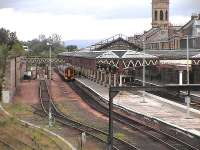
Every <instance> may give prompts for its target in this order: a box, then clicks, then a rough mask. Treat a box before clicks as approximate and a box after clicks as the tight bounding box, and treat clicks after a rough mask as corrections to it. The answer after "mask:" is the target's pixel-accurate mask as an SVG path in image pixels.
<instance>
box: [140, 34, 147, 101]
mask: <svg viewBox="0 0 200 150" xmlns="http://www.w3.org/2000/svg"><path fill="white" fill-rule="evenodd" d="M145 53H146V46H145V36H144V37H143V54H144V56H143V86H145V85H146V83H145V82H146V76H145V74H146V64H145V61H146V59H145ZM145 96H146V92H145V91H143V98H142V101H141V103H146V101H145Z"/></svg>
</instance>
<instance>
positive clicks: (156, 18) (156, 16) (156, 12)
mask: <svg viewBox="0 0 200 150" xmlns="http://www.w3.org/2000/svg"><path fill="white" fill-rule="evenodd" d="M154 17H155V21H157V20H158V11H157V10H156V11H155V16H154Z"/></svg>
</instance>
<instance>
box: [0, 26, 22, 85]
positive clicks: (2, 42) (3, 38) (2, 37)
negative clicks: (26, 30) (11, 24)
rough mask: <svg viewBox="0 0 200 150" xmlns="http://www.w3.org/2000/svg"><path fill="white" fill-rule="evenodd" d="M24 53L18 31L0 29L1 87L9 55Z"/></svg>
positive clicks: (14, 55)
mask: <svg viewBox="0 0 200 150" xmlns="http://www.w3.org/2000/svg"><path fill="white" fill-rule="evenodd" d="M23 53H24V50H23V47H22V44H21V43H20V42H19V40H18V39H17V36H16V32H10V31H9V30H6V29H4V28H1V29H0V88H1V84H2V79H3V77H4V74H5V69H6V60H7V58H8V57H16V56H19V55H22V54H23Z"/></svg>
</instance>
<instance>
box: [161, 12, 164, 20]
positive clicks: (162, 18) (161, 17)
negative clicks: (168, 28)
mask: <svg viewBox="0 0 200 150" xmlns="http://www.w3.org/2000/svg"><path fill="white" fill-rule="evenodd" d="M163 16H164V14H163V11H162V10H161V11H160V20H163Z"/></svg>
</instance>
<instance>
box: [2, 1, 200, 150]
mask: <svg viewBox="0 0 200 150" xmlns="http://www.w3.org/2000/svg"><path fill="white" fill-rule="evenodd" d="M169 4H170V1H169V0H152V3H151V5H152V23H151V25H152V27H151V29H149V30H148V31H144V33H142V34H136V35H133V36H126V35H123V34H116V35H114V36H112V37H110V38H106V39H104V40H101V41H99V42H94V44H91V45H89V46H87V47H85V48H80V49H75V50H72V51H70V50H68V51H65V52H61V53H60V51H59V53H58V54H56V55H55V54H54V55H53V56H52V50H53V48H54V46H55V45H53V42H52V43H51V42H50V43H49V42H48V43H46V45H45V47H48V48H49V51H48V55H49V56H48V55H47V54H46V55H44V56H32V55H31V53H27V54H26V55H24V56H16V57H8V58H7V60H6V61H5V62H6V63H5V64H6V66H5V75H4V77H3V80H2V85H1V86H0V88H1V97H2V98H1V99H2V102H1V103H0V118H1V119H0V134H1V133H2V135H3V136H0V149H1V147H3V148H4V147H7V148H9V149H13V150H17V149H23V148H24V149H26V148H27V149H43V148H44V149H45V146H47V147H46V148H47V149H50V150H51V149H55V150H57V149H59V150H65V149H66V150H79V149H81V150H85V149H97V150H101V149H102V150H105V149H106V150H151V149H152V150H169V149H173V150H199V149H200V144H199V143H200V14H192V16H191V18H190V20H189V21H188V22H186V23H185V25H183V26H177V25H173V24H172V23H170V19H169V17H170V16H169V14H170V13H169V12H170V7H169ZM40 40H41V41H42V39H40ZM40 40H38V41H37V40H36V41H34V42H36V43H37V42H41V41H40ZM50 41H51V40H50ZM45 42H46V41H45ZM0 48H1V47H0ZM27 49H28V48H27ZM0 71H1V70H0ZM6 117H7V120H5V118H6ZM2 118H3V119H2ZM15 118H17V119H15ZM9 123H11V125H8V124H9ZM15 125H16V126H15ZM13 126H14V127H13ZM11 127H13V128H12V129H11ZM20 127H21V128H24V132H22V131H21V130H19V128H20ZM29 128H31V129H32V130H34V131H32V130H31V132H28V131H26V130H28V129H29ZM15 129H16V134H18V136H17V137H16V138H15V137H14V136H13V137H11V135H10V133H9V131H10V132H14V130H15ZM18 130H19V131H18ZM7 131H8V132H7ZM36 131H38V132H37V133H36ZM14 133H15V132H14ZM19 136H22V138H21V139H20V138H19ZM45 137H47V138H46V140H45ZM22 140H23V141H22ZM19 143H20V144H19ZM45 144H46V145H45ZM16 145H17V147H16V148H15V146H16Z"/></svg>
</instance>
